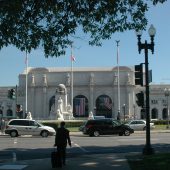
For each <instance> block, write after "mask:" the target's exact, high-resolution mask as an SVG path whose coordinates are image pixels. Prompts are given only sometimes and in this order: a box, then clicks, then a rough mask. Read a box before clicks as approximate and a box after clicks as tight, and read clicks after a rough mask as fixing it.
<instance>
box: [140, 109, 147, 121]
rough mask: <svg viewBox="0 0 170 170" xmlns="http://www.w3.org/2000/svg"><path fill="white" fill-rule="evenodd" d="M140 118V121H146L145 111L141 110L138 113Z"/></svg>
mask: <svg viewBox="0 0 170 170" xmlns="http://www.w3.org/2000/svg"><path fill="white" fill-rule="evenodd" d="M140 114H141V115H140V118H141V119H146V112H145V109H141V111H140Z"/></svg>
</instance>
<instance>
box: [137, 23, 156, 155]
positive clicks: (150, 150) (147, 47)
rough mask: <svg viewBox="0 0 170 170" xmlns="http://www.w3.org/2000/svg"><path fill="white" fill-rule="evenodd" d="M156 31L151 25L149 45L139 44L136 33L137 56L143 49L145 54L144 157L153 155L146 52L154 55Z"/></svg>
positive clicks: (138, 34) (139, 37)
mask: <svg viewBox="0 0 170 170" xmlns="http://www.w3.org/2000/svg"><path fill="white" fill-rule="evenodd" d="M155 33H156V31H155V28H154V27H153V25H151V27H150V29H149V35H150V38H151V43H147V41H146V40H145V43H141V34H140V32H138V33H137V38H138V51H139V54H140V53H141V50H142V49H144V52H145V87H146V106H145V112H146V145H145V147H144V148H143V154H145V155H151V154H153V153H154V149H153V148H152V147H151V141H150V103H149V101H150V98H149V73H148V72H149V63H148V50H151V52H152V54H153V53H154V35H155Z"/></svg>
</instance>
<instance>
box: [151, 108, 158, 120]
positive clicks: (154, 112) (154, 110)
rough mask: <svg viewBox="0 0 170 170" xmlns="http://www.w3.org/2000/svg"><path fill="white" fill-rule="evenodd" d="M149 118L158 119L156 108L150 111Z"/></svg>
mask: <svg viewBox="0 0 170 170" xmlns="http://www.w3.org/2000/svg"><path fill="white" fill-rule="evenodd" d="M151 119H158V110H157V109H156V108H154V109H152V111H151Z"/></svg>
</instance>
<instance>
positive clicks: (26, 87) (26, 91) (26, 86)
mask: <svg viewBox="0 0 170 170" xmlns="http://www.w3.org/2000/svg"><path fill="white" fill-rule="evenodd" d="M27 94H28V53H27V51H26V82H25V113H26V114H27V111H28V110H27V109H28V108H27V107H28V106H27V103H28V101H27V99H28V98H27ZM23 116H24V115H23ZM25 116H26V115H25Z"/></svg>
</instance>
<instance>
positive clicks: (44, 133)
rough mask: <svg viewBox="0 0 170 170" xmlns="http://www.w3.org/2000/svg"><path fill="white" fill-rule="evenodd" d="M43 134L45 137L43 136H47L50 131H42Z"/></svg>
mask: <svg viewBox="0 0 170 170" xmlns="http://www.w3.org/2000/svg"><path fill="white" fill-rule="evenodd" d="M41 136H42V137H43V138H46V137H48V131H45V130H44V131H42V132H41Z"/></svg>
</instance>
